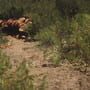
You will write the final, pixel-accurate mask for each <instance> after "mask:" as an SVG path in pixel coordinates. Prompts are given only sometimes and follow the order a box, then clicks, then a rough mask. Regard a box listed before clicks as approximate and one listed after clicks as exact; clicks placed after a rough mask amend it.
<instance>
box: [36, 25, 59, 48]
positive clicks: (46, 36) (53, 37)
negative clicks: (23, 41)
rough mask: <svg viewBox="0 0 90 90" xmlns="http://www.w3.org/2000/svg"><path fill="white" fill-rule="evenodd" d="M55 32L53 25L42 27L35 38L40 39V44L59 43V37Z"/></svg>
mask: <svg viewBox="0 0 90 90" xmlns="http://www.w3.org/2000/svg"><path fill="white" fill-rule="evenodd" d="M56 32H57V30H56V27H55V25H54V26H53V25H52V26H50V27H47V28H44V29H43V30H40V32H39V33H38V35H37V38H38V39H39V40H40V41H41V44H42V45H46V46H53V45H56V44H58V43H59V38H58V36H57V33H56Z"/></svg>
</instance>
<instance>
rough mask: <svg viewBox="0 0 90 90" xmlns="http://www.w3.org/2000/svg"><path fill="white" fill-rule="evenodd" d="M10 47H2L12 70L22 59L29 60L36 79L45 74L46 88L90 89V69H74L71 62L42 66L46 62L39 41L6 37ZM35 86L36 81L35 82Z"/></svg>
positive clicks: (55, 89) (63, 89)
mask: <svg viewBox="0 0 90 90" xmlns="http://www.w3.org/2000/svg"><path fill="white" fill-rule="evenodd" d="M8 39H9V44H11V46H10V47H8V48H6V49H4V50H3V51H4V52H6V54H7V55H8V56H10V61H11V63H12V66H13V70H14V69H16V68H17V67H18V65H19V64H20V63H21V62H22V61H30V62H31V63H32V68H30V75H36V76H37V78H38V80H37V81H39V80H41V79H42V78H43V77H44V76H46V82H47V87H46V90H90V69H89V68H88V71H87V72H80V71H79V70H76V69H75V68H74V66H73V65H72V64H69V63H65V64H62V65H61V66H59V67H43V65H44V64H46V62H47V61H46V60H45V58H44V52H43V50H41V49H40V48H39V47H38V45H39V42H24V41H23V40H18V39H16V38H12V37H10V36H9V37H8ZM36 86H37V83H36Z"/></svg>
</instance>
